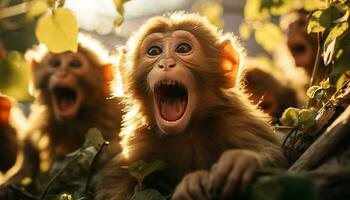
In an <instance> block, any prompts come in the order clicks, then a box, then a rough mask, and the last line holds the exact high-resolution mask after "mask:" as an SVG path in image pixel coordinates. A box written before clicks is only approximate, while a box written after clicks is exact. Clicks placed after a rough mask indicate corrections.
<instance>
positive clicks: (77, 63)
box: [69, 60, 81, 68]
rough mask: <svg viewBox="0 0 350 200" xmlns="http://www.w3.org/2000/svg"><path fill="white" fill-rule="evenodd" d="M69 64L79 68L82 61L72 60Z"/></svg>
mask: <svg viewBox="0 0 350 200" xmlns="http://www.w3.org/2000/svg"><path fill="white" fill-rule="evenodd" d="M69 66H70V67H72V68H79V67H81V62H80V60H72V61H71V62H70V63H69Z"/></svg>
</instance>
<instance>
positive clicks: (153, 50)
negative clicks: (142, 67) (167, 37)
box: [147, 46, 163, 56]
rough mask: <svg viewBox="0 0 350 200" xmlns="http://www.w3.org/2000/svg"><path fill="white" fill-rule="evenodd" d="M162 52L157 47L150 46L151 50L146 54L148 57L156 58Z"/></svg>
mask: <svg viewBox="0 0 350 200" xmlns="http://www.w3.org/2000/svg"><path fill="white" fill-rule="evenodd" d="M162 52H163V51H162V49H161V48H160V47H159V46H151V48H149V49H148V51H147V54H148V55H150V56H156V55H159V54H161V53H162Z"/></svg>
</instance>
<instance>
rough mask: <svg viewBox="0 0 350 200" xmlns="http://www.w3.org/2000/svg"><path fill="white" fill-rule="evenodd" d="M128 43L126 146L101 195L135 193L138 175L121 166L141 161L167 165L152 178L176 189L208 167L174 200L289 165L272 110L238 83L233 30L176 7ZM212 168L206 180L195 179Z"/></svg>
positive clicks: (113, 163)
mask: <svg viewBox="0 0 350 200" xmlns="http://www.w3.org/2000/svg"><path fill="white" fill-rule="evenodd" d="M126 48H127V51H126V60H125V66H124V67H123V68H124V72H123V75H124V76H126V78H124V80H126V81H127V82H126V83H125V90H126V91H125V95H126V98H128V99H129V105H128V108H127V113H126V115H125V117H124V119H123V120H124V121H123V124H124V125H125V126H123V128H122V130H121V136H122V137H123V138H122V141H121V144H122V148H123V152H122V153H121V154H119V155H118V156H116V157H115V158H113V160H112V161H111V162H110V163H109V164H107V165H106V167H105V169H104V170H103V173H102V178H101V180H102V181H101V183H100V184H99V186H98V189H97V194H96V199H98V200H102V199H113V200H117V199H118V200H119V199H130V197H131V196H132V194H133V191H134V188H135V186H136V185H137V180H136V179H134V178H133V177H132V176H131V175H130V174H129V173H128V171H127V170H126V169H125V168H122V167H121V166H128V165H130V164H131V163H133V162H135V161H138V160H144V161H146V162H151V161H154V160H157V159H160V160H163V161H164V162H165V163H167V168H166V169H165V170H163V171H160V172H159V173H156V174H153V175H152V176H150V177H149V180H150V179H151V181H150V183H155V182H159V181H160V182H162V183H164V184H165V185H168V186H169V187H170V188H173V189H175V187H176V185H178V184H179V183H180V182H181V180H182V178H183V177H184V176H185V175H186V174H188V173H190V172H194V173H196V172H195V171H196V170H206V171H205V173H196V175H195V176H191V177H192V178H190V179H191V180H190V181H186V180H188V179H187V178H185V179H184V182H182V183H180V186H178V187H177V190H176V191H175V194H174V196H173V198H174V199H183V198H182V197H184V196H191V197H192V199H200V197H201V195H203V194H202V193H201V192H199V193H198V192H197V191H202V190H201V189H200V188H204V189H205V190H206V191H208V192H209V191H213V190H217V189H218V188H221V186H224V187H222V188H225V189H224V190H223V191H222V195H223V196H229V195H231V194H232V191H234V190H235V188H236V187H245V185H246V183H248V182H249V181H250V180H251V179H252V176H253V173H254V171H255V169H257V168H258V167H264V166H280V165H283V164H284V163H285V158H284V156H283V153H282V150H281V148H280V145H279V143H278V141H277V139H276V138H275V136H274V135H273V132H272V129H271V127H270V126H269V124H268V119H269V118H268V116H267V115H265V114H264V113H262V112H260V111H259V110H258V109H256V107H254V106H253V105H251V104H250V103H249V100H248V99H247V98H246V96H245V95H244V94H243V93H241V92H240V91H238V90H237V88H236V87H235V85H236V84H235V83H236V81H237V80H236V77H237V72H238V69H239V66H240V63H241V52H240V47H239V45H238V44H237V42H236V40H235V39H234V38H233V37H232V36H231V35H229V34H227V35H223V34H221V33H220V32H219V31H218V30H217V29H216V28H215V27H214V26H213V25H211V24H210V23H209V22H208V20H207V19H206V18H204V17H201V16H199V15H196V14H184V13H174V14H172V15H170V16H168V17H166V16H165V17H155V18H151V19H150V20H148V21H147V22H146V23H144V25H142V26H141V28H140V29H139V30H138V31H137V32H136V33H135V34H134V35H133V36H131V38H130V39H129V40H128V42H127V45H126ZM215 163H216V164H215ZM214 164H215V165H214ZM213 166H214V167H213ZM210 169H212V170H211V172H210V174H211V175H210V179H206V180H208V181H207V182H206V183H204V182H198V181H192V180H199V179H202V178H203V180H204V179H205V177H209V172H208V170H210ZM225 177H229V178H228V179H225ZM146 179H147V178H146ZM145 181H146V182H147V180H145ZM239 183H241V184H239ZM155 189H160V188H157V187H156V188H155Z"/></svg>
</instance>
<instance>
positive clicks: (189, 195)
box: [172, 171, 209, 200]
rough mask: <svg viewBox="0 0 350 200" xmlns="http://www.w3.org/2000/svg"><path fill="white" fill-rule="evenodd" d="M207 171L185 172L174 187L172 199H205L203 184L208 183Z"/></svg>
mask: <svg viewBox="0 0 350 200" xmlns="http://www.w3.org/2000/svg"><path fill="white" fill-rule="evenodd" d="M208 178H209V174H208V172H207V171H195V172H193V173H190V174H187V175H186V176H185V177H184V178H183V179H182V181H181V182H180V183H179V185H178V186H177V187H176V190H175V192H174V195H173V197H172V200H192V199H196V200H206V199H208V198H207V197H206V196H207V195H206V191H205V185H207V184H208Z"/></svg>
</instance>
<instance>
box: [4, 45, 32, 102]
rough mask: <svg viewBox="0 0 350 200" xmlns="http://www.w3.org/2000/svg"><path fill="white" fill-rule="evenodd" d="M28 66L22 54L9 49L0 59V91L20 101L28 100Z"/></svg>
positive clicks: (29, 98) (29, 97)
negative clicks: (3, 57)
mask: <svg viewBox="0 0 350 200" xmlns="http://www.w3.org/2000/svg"><path fill="white" fill-rule="evenodd" d="M29 73H30V72H29V67H28V66H27V64H26V62H25V60H24V58H23V55H22V54H21V53H19V52H17V51H10V52H9V53H8V54H7V55H6V57H5V59H0V77H1V78H0V93H3V94H6V95H9V96H12V97H14V98H16V99H18V100H21V101H30V100H31V99H32V98H31V96H30V95H29V92H28V82H29Z"/></svg>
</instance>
